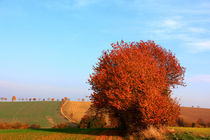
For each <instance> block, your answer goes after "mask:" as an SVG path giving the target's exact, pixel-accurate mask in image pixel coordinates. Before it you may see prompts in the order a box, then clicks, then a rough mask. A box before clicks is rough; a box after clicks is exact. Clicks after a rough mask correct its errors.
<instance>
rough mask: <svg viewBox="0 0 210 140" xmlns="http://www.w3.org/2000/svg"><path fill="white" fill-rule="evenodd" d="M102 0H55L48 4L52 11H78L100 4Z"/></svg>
mask: <svg viewBox="0 0 210 140" xmlns="http://www.w3.org/2000/svg"><path fill="white" fill-rule="evenodd" d="M100 1H101V0H55V1H49V2H47V3H46V6H47V7H48V8H50V9H78V8H82V7H85V6H89V5H92V4H96V3H99V2H100Z"/></svg>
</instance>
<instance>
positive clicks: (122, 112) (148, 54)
mask: <svg viewBox="0 0 210 140" xmlns="http://www.w3.org/2000/svg"><path fill="white" fill-rule="evenodd" d="M111 46H112V49H111V50H107V51H104V52H103V54H102V56H101V57H100V58H99V59H98V63H97V64H96V66H94V67H93V69H94V72H93V73H92V74H91V75H90V78H89V84H90V85H91V89H92V90H93V93H92V95H91V101H92V102H93V106H94V107H96V108H97V109H98V110H100V109H105V110H107V112H108V113H109V114H110V116H112V117H113V118H117V120H118V122H119V124H120V125H121V127H122V128H124V129H125V130H130V131H131V132H134V131H138V130H141V129H144V128H147V127H148V126H150V125H153V126H161V125H165V124H168V123H169V122H171V121H173V120H176V119H177V117H178V114H179V110H180V107H179V104H178V102H177V100H175V99H172V98H171V94H172V92H171V91H172V89H173V88H175V87H176V86H178V85H182V86H184V83H183V80H184V73H185V68H184V67H182V66H181V65H180V64H179V61H178V60H177V58H176V57H175V55H174V54H173V53H172V52H171V51H170V50H169V51H167V50H166V49H164V48H162V47H161V46H159V45H157V44H155V42H154V41H147V42H144V41H140V42H132V43H125V42H123V41H122V42H121V43H118V42H117V43H116V44H114V43H113V44H111Z"/></svg>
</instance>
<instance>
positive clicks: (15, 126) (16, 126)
mask: <svg viewBox="0 0 210 140" xmlns="http://www.w3.org/2000/svg"><path fill="white" fill-rule="evenodd" d="M28 128H30V129H38V128H40V125H37V124H32V125H28V124H24V123H18V122H17V123H13V124H12V123H1V122H0V129H28Z"/></svg>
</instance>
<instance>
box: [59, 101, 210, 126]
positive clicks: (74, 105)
mask: <svg viewBox="0 0 210 140" xmlns="http://www.w3.org/2000/svg"><path fill="white" fill-rule="evenodd" d="M90 105H91V103H90V102H76V101H70V102H67V103H66V104H65V105H64V106H63V110H64V113H65V114H66V116H70V114H71V113H72V114H73V117H72V118H73V120H75V121H76V122H77V123H79V121H80V120H81V118H82V117H83V115H84V114H85V112H86V111H87V110H88V108H89V107H90ZM180 117H181V118H183V119H184V122H185V124H186V126H192V123H196V122H197V121H198V119H202V120H203V121H204V122H205V123H210V109H207V108H192V107H181V111H180Z"/></svg>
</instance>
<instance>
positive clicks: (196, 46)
mask: <svg viewBox="0 0 210 140" xmlns="http://www.w3.org/2000/svg"><path fill="white" fill-rule="evenodd" d="M186 44H187V46H188V47H189V48H191V49H193V50H194V51H198V52H203V51H210V40H203V41H192V42H190V43H186Z"/></svg>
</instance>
